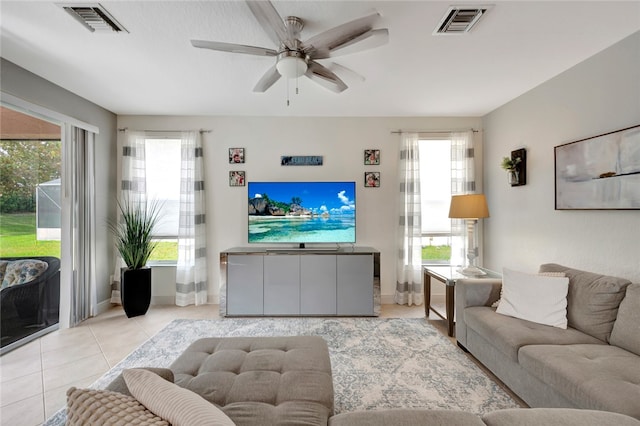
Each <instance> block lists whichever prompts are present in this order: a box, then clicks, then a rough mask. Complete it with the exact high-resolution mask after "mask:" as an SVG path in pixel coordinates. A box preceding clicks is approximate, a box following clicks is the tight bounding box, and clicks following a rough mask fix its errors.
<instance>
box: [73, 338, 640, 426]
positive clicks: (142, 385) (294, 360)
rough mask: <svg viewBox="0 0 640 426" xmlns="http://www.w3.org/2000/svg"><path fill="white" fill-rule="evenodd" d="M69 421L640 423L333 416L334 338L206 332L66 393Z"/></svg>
mask: <svg viewBox="0 0 640 426" xmlns="http://www.w3.org/2000/svg"><path fill="white" fill-rule="evenodd" d="M67 396H68V399H67V406H68V408H67V423H66V424H67V425H68V426H75V425H86V424H92V425H98V424H107V422H108V424H144V425H156V426H165V425H168V424H174V425H190V426H191V425H224V426H227V425H228V426H232V425H238V426H253V425H259V426H276V425H278V426H280V425H296V426H305V425H309V426H311V425H315V426H327V425H328V426H387V425H393V426H414V425H415V426H418V425H452V426H482V425H485V426H514V425H521V426H539V425H541V424H553V425H559V426H596V425H600V426H605V425H613V424H615V425H617V426H640V421H638V420H636V419H633V418H631V417H628V416H624V415H621V414H617V413H608V412H603V411H590V410H571V409H537V410H530V409H521V410H501V411H496V412H493V413H489V414H487V415H485V416H483V417H480V416H476V415H475V414H472V413H467V412H462V411H454V410H427V409H397V410H367V411H356V412H350V413H341V414H338V415H334V412H333V403H334V400H333V381H332V374H331V363H330V358H329V351H328V348H327V344H326V342H325V341H324V340H323V339H322V338H321V337H319V336H293V337H227V338H215V337H213V338H204V339H200V340H197V341H196V342H193V343H192V344H191V345H190V346H189V347H188V348H187V349H186V350H185V352H184V353H183V354H182V355H181V356H180V357H178V359H176V360H175V361H174V362H173V364H172V365H171V367H170V369H152V371H147V370H145V369H130V370H124V371H123V373H122V374H121V375H120V376H119V377H118V378H116V379H115V380H114V381H113V382H112V383H111V384H110V385H109V386H108V388H107V389H106V390H96V389H76V388H71V389H69V391H68V392H67Z"/></svg>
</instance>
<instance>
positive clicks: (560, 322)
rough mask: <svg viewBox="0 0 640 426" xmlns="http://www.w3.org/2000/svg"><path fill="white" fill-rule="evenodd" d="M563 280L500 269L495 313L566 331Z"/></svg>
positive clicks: (567, 282)
mask: <svg viewBox="0 0 640 426" xmlns="http://www.w3.org/2000/svg"><path fill="white" fill-rule="evenodd" d="M568 286H569V279H568V278H566V277H547V276H540V275H533V274H525V273H523V272H518V271H513V270H511V269H508V268H504V269H503V274H502V289H503V293H502V299H501V300H500V303H499V304H498V309H497V310H496V312H497V313H498V314H501V315H508V316H511V317H515V318H520V319H524V320H527V321H532V322H535V323H538V324H545V325H550V326H553V327H558V328H564V329H566V328H567V288H568Z"/></svg>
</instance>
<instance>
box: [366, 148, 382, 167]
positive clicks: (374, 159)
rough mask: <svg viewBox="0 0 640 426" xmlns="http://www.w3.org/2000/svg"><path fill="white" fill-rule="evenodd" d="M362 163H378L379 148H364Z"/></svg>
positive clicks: (367, 164) (368, 164)
mask: <svg viewBox="0 0 640 426" xmlns="http://www.w3.org/2000/svg"><path fill="white" fill-rule="evenodd" d="M364 165H365V166H372V165H376V166H378V165H380V150H379V149H365V150H364Z"/></svg>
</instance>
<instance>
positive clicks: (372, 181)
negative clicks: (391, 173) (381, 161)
mask: <svg viewBox="0 0 640 426" xmlns="http://www.w3.org/2000/svg"><path fill="white" fill-rule="evenodd" d="M364 186H365V188H379V187H380V172H365V173H364Z"/></svg>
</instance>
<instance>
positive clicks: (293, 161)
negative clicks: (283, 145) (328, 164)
mask: <svg viewBox="0 0 640 426" xmlns="http://www.w3.org/2000/svg"><path fill="white" fill-rule="evenodd" d="M280 165H281V166H322V155H283V156H281V157H280Z"/></svg>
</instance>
